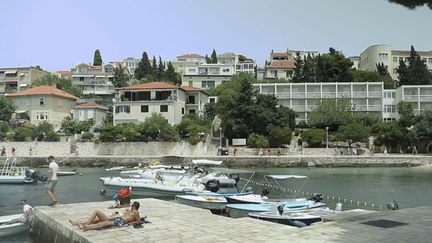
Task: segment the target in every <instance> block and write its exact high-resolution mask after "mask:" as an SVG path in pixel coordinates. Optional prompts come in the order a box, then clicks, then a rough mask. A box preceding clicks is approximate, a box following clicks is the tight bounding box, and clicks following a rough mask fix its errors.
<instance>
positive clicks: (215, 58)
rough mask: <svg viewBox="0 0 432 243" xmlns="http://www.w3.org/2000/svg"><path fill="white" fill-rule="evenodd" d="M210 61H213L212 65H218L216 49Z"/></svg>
mask: <svg viewBox="0 0 432 243" xmlns="http://www.w3.org/2000/svg"><path fill="white" fill-rule="evenodd" d="M210 59H211V63H218V57H217V54H216V51H215V49H213V51H212V54H211V56H210Z"/></svg>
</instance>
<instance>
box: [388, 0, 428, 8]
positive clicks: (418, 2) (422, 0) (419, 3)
mask: <svg viewBox="0 0 432 243" xmlns="http://www.w3.org/2000/svg"><path fill="white" fill-rule="evenodd" d="M388 1H389V2H391V3H397V4H400V5H402V6H404V7H406V8H409V9H415V8H417V7H423V6H424V5H426V6H428V7H429V8H430V9H432V1H431V0H414V1H413V0H388Z"/></svg>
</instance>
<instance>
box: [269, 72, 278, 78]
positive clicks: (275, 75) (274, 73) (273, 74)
mask: <svg viewBox="0 0 432 243" xmlns="http://www.w3.org/2000/svg"><path fill="white" fill-rule="evenodd" d="M270 74H271V76H272V77H273V78H276V77H277V70H270Z"/></svg>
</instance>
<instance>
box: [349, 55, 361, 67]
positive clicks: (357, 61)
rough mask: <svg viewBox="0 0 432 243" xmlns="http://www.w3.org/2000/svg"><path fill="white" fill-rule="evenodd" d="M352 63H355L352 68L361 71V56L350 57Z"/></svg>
mask: <svg viewBox="0 0 432 243" xmlns="http://www.w3.org/2000/svg"><path fill="white" fill-rule="evenodd" d="M348 59H350V61H351V62H352V63H353V65H352V68H355V69H359V67H360V56H353V57H349V58H348Z"/></svg>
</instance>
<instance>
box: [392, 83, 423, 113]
mask: <svg viewBox="0 0 432 243" xmlns="http://www.w3.org/2000/svg"><path fill="white" fill-rule="evenodd" d="M400 101H404V102H407V103H408V104H410V105H411V107H412V108H413V111H414V112H415V113H417V114H419V113H421V112H424V111H425V110H432V85H403V86H401V87H399V88H398V89H397V91H396V102H397V103H399V102H400Z"/></svg>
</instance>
